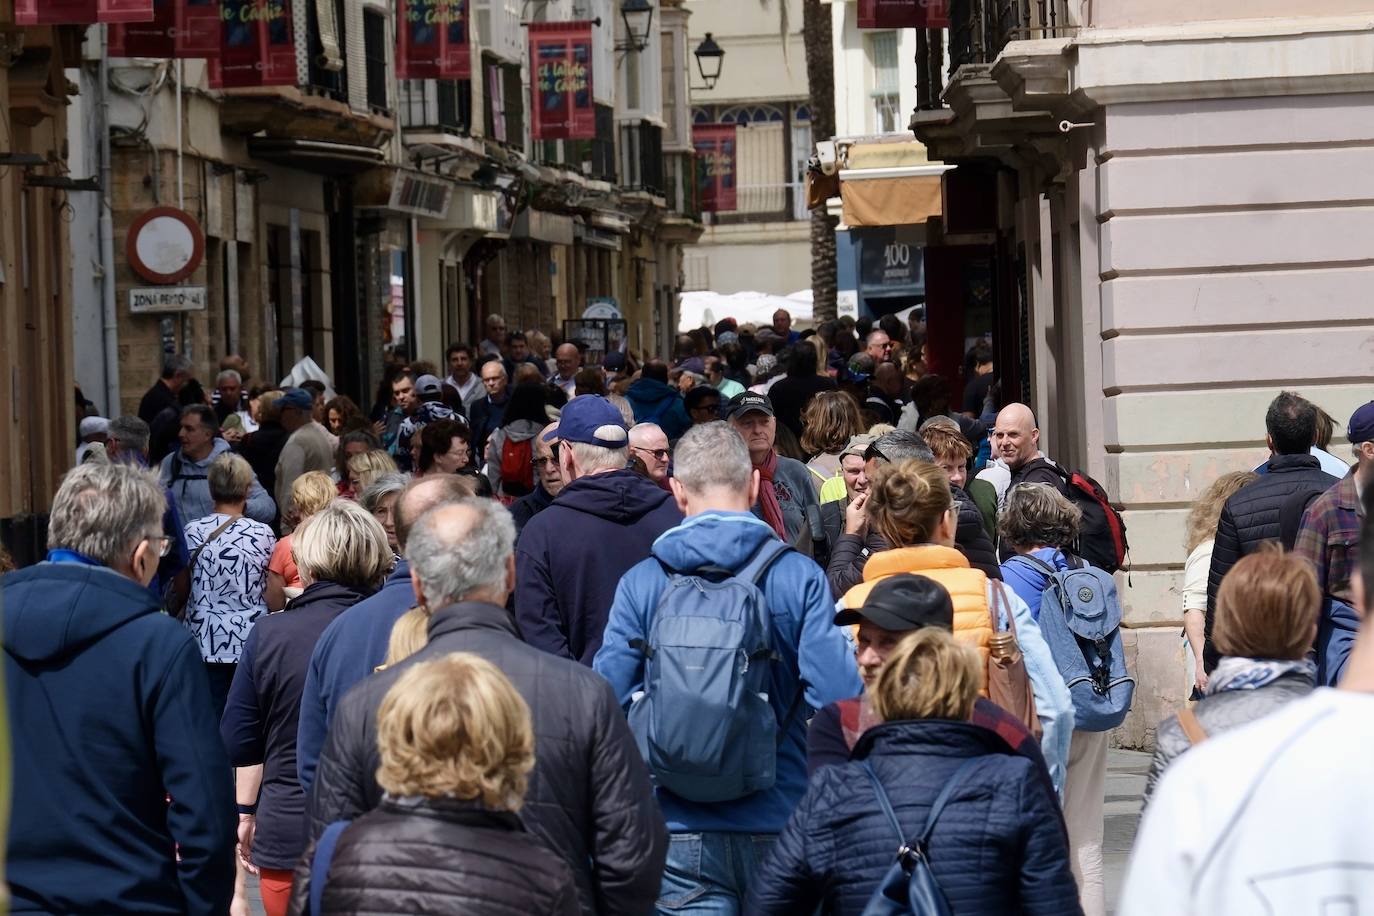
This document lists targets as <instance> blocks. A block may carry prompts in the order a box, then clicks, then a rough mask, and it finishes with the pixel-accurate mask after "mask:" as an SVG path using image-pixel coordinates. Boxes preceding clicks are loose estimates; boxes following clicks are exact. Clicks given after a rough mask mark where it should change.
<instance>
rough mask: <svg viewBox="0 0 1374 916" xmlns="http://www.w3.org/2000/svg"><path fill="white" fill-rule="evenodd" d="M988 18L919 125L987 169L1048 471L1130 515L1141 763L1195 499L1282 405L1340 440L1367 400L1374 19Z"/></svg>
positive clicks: (1372, 329)
mask: <svg viewBox="0 0 1374 916" xmlns="http://www.w3.org/2000/svg"><path fill="white" fill-rule="evenodd" d="M984 5H985V4H984V3H982V2H980V0H972V2H971V3H970V7H972V9H971V10H970V11H969V12H970V16H969V21H967V22H963V23H960V22H958V21H956V22H954V23H952V29H951V32H950V35H951V47H950V54H951V58H952V59H953V61H954V63H955V67H954V68H951V69H953V73H952V75H951V76H950V77H949V78H948V84H947V85H945V86H944V87H943V92H942V93H939V94H938V97H939V99H940V102H941V103H942V104H940V103H937V104H938V107H936V106H935V105H932V107H930V108H928V109H926V110H918V111H917V112H916V113H915V115H914V116H913V119H912V128H913V129H914V130H915V132H916V135H917V136H918V137H919V138H920V139H921V140H922V141H924V142H925V143H926V144H927V146H928V148H929V154H930V158H931V160H943V161H946V162H950V163H956V164H969V165H979V166H982V167H986V166H988V165H989V164H995V171H994V172H992V173H991V174H993V175H994V176H995V177H994V178H993V179H990V180H995V181H996V188H995V193H996V195H997V236H998V238H999V240H1000V250H1002V251H1003V252H1004V253H1005V255H1006V257H1007V258H1010V259H1011V266H1010V269H1009V275H1011V276H1014V278H1015V285H1016V286H1017V287H1018V288H1017V289H1015V290H1012V291H1010V292H1008V294H1007V295H1004V296H1002V297H1001V299H1000V305H1001V307H1004V308H1011V309H1014V310H1016V311H1017V312H1018V315H1017V319H1016V320H1015V321H1011V322H1008V323H1009V324H1010V325H1011V326H1018V324H1019V326H1020V327H1021V329H1022V334H1023V341H1022V347H1021V352H1022V353H1023V354H1024V365H1022V366H1021V367H1019V368H1020V370H1021V375H1022V378H1023V379H1024V380H1025V384H1024V385H1023V386H1022V388H1023V394H1024V396H1025V397H1026V399H1027V400H1028V401H1029V402H1030V403H1031V404H1032V406H1033V407H1034V408H1035V409H1036V411H1037V415H1038V416H1039V417H1040V418H1041V428H1042V430H1043V435H1044V444H1045V451H1046V452H1047V454H1049V455H1050V456H1051V457H1054V458H1056V459H1057V460H1060V461H1062V462H1065V463H1069V464H1073V465H1076V466H1080V467H1083V468H1084V469H1086V470H1088V471H1089V472H1090V473H1091V474H1093V475H1094V476H1096V477H1098V479H1100V480H1101V481H1102V482H1103V483H1104V484H1105V485H1106V487H1107V489H1108V491H1109V493H1110V494H1111V496H1112V497H1113V499H1115V500H1119V501H1120V503H1121V504H1123V505H1124V506H1125V515H1126V520H1127V524H1128V527H1129V534H1130V540H1131V561H1132V572H1131V574H1130V576H1129V577H1126V576H1124V575H1123V576H1122V577H1121V583H1120V584H1121V586H1122V588H1121V595H1122V598H1123V602H1124V606H1125V611H1126V620H1127V626H1128V632H1127V645H1128V651H1129V652H1130V654H1131V661H1132V665H1133V667H1134V669H1135V673H1136V676H1137V681H1138V689H1137V694H1136V697H1137V702H1136V708H1135V711H1134V713H1133V715H1132V716H1131V718H1130V719H1129V720H1128V721H1127V723H1126V725H1124V726H1123V727H1122V729H1121V731H1120V734H1119V735H1118V736H1117V737H1118V740H1119V743H1120V744H1121V745H1123V746H1126V747H1142V748H1146V747H1151V746H1152V745H1153V732H1154V727H1155V725H1156V724H1157V723H1158V721H1159V720H1160V719H1162V718H1164V717H1165V716H1166V715H1168V714H1169V713H1171V712H1172V711H1174V710H1175V709H1176V708H1177V707H1178V706H1179V705H1181V703H1182V702H1183V698H1184V696H1185V693H1184V689H1185V684H1186V683H1187V682H1188V678H1189V675H1188V673H1187V671H1186V668H1185V664H1184V660H1183V651H1182V641H1181V639H1180V632H1181V623H1182V614H1181V596H1180V586H1181V581H1182V566H1183V560H1184V557H1185V554H1184V549H1183V539H1184V522H1185V519H1186V516H1187V513H1188V509H1189V506H1190V504H1191V503H1192V501H1193V500H1194V499H1196V497H1197V496H1198V495H1200V494H1201V492H1202V491H1203V490H1204V489H1206V487H1207V486H1208V484H1210V483H1211V482H1212V481H1213V480H1215V479H1216V477H1217V476H1218V475H1220V474H1223V473H1226V472H1228V471H1232V470H1238V469H1244V468H1253V467H1255V466H1256V465H1258V464H1260V463H1261V462H1262V461H1263V460H1264V458H1265V457H1266V455H1267V452H1266V449H1265V447H1264V409H1265V407H1266V406H1267V404H1268V402H1269V401H1270V400H1271V399H1272V398H1273V396H1274V395H1275V394H1276V393H1277V392H1278V391H1279V390H1281V389H1284V388H1289V389H1295V390H1297V391H1300V392H1301V393H1302V394H1303V395H1305V396H1307V397H1308V398H1310V399H1312V400H1314V401H1315V402H1316V403H1318V404H1319V405H1320V406H1322V407H1323V408H1325V409H1326V410H1327V411H1328V412H1329V413H1331V414H1332V415H1333V416H1334V417H1336V418H1337V420H1338V422H1340V423H1341V424H1343V423H1344V421H1345V419H1346V418H1347V417H1348V416H1349V415H1350V413H1351V412H1352V411H1353V410H1354V408H1355V407H1357V406H1358V405H1360V404H1362V403H1364V402H1366V401H1369V400H1371V398H1374V384H1372V383H1371V382H1374V380H1372V379H1371V375H1374V372H1372V371H1371V370H1372V369H1374V94H1371V90H1374V2H1370V0H1364V2H1358V0H1319V2H1313V3H1307V4H1302V5H1294V4H1292V3H1279V2H1277V0H1252V2H1245V3H1241V2H1238V0H1231V2H1222V0H1211V2H1183V0H1097V2H1088V0H1084V2H1082V3H1081V4H1080V3H1062V2H1061V3H1058V4H1056V3H1053V0H1051V3H1050V5H1049V6H1048V7H1047V8H1046V10H1045V11H1044V12H1043V13H1042V12H1041V11H1040V10H1039V9H1038V8H1037V9H1027V10H1025V11H1024V15H1023V17H1022V18H1021V19H1020V20H1019V21H1018V22H1016V23H1014V24H1013V28H1011V29H1006V28H1005V22H1003V23H999V26H1000V27H1001V28H1003V31H1002V32H1001V33H1000V34H998V33H997V28H996V27H994V25H993V23H992V17H989V16H984V15H982V13H983V12H984V11H983V10H981V7H982V6H984ZM1004 5H1005V4H994V3H992V2H991V0H988V2H987V3H986V6H987V7H989V9H991V8H993V7H995V6H996V7H1000V6H1004ZM1013 5H1014V6H1015V7H1018V8H1021V7H1032V8H1036V7H1038V4H1023V3H1021V2H1020V0H1017V2H1015V3H1014V4H1013ZM1051 14H1053V15H1051ZM1241 17H1245V18H1241ZM956 18H957V17H956ZM1003 39H1007V40H1005V41H1004V40H1003ZM938 89H939V87H936V90H938ZM933 94H934V93H933ZM951 174H952V173H951ZM947 187H948V185H947ZM957 206H958V201H957V200H956V201H951V200H949V199H947V200H946V206H945V213H946V218H949V215H950V214H951V212H952V209H953V208H956V207H957ZM1342 431H1343V427H1342ZM1332 451H1333V452H1335V453H1336V454H1337V455H1339V456H1341V457H1343V458H1344V457H1347V456H1348V454H1349V449H1348V447H1347V446H1346V444H1345V442H1344V439H1343V438H1341V437H1340V436H1339V434H1338V438H1337V441H1336V444H1334V445H1333V446H1332Z"/></svg>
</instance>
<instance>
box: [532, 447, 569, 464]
mask: <svg viewBox="0 0 1374 916" xmlns="http://www.w3.org/2000/svg"><path fill="white" fill-rule="evenodd" d="M562 444H563V443H561V442H553V443H551V444H550V445H549V452H550V454H549V457H547V458H535V459H534V460H532V461H531V462H530V464H532V465H534V466H535V467H537V468H542V467H544V466H545V465H547V464H551V465H553V466H554V467H558V447H559V446H560V445H562Z"/></svg>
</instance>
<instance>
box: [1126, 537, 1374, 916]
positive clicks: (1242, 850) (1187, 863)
mask: <svg viewBox="0 0 1374 916" xmlns="http://www.w3.org/2000/svg"><path fill="white" fill-rule="evenodd" d="M1367 524H1368V523H1366V525H1367ZM1366 577H1368V579H1369V580H1370V581H1374V537H1369V536H1366V537H1364V538H1362V549H1361V554H1360V571H1359V573H1357V574H1356V576H1355V579H1354V582H1353V583H1352V584H1353V591H1354V599H1355V606H1356V608H1357V609H1358V610H1359V612H1360V614H1361V616H1368V614H1369V611H1370V606H1369V603H1368V596H1367V595H1366V590H1365V588H1364V581H1363V580H1364V579H1365V578H1366ZM1371 749H1374V631H1371V630H1362V631H1361V632H1360V635H1359V637H1358V638H1357V639H1356V641H1355V645H1354V648H1353V649H1352V650H1351V654H1350V659H1349V661H1348V663H1347V665H1346V670H1345V675H1344V677H1343V678H1342V680H1341V683H1340V686H1339V687H1338V688H1335V689H1331V688H1320V689H1318V690H1315V691H1314V692H1313V693H1312V694H1311V695H1310V696H1308V697H1307V698H1305V699H1301V700H1295V701H1293V702H1291V703H1289V704H1287V705H1286V706H1284V707H1282V708H1281V709H1280V710H1279V711H1277V712H1275V713H1274V714H1273V715H1270V716H1267V717H1265V718H1263V719H1260V720H1259V721H1257V722H1253V723H1251V724H1249V725H1246V726H1243V727H1241V728H1238V729H1236V730H1234V731H1230V732H1227V733H1226V734H1223V735H1219V736H1217V737H1215V738H1209V739H1207V740H1206V741H1205V742H1204V743H1202V744H1200V745H1197V746H1194V747H1193V748H1192V749H1191V750H1189V751H1188V752H1186V753H1185V754H1183V756H1181V757H1180V758H1178V760H1177V761H1175V762H1174V763H1173V764H1172V765H1171V766H1170V768H1169V770H1168V771H1167V772H1166V773H1165V775H1164V779H1163V780H1162V781H1161V782H1160V785H1159V788H1158V790H1157V791H1156V792H1155V795H1154V799H1153V801H1152V802H1151V803H1150V807H1149V809H1148V810H1147V811H1146V813H1145V818H1144V821H1143V823H1142V824H1141V827H1140V833H1139V834H1138V835H1137V837H1136V845H1135V852H1134V853H1133V855H1132V857H1131V864H1130V870H1129V872H1128V874H1127V876H1126V884H1125V889H1124V891H1123V894H1122V901H1121V908H1120V910H1119V912H1120V913H1121V914H1122V916H1155V914H1160V913H1168V914H1170V916H1189V914H1198V916H1202V914H1209V916H1210V914H1214V913H1227V914H1235V913H1255V914H1284V916H1304V914H1308V913H1311V914H1318V913H1351V914H1354V913H1359V912H1362V911H1364V910H1365V909H1366V907H1367V906H1368V901H1370V900H1374V840H1371V834H1370V827H1369V825H1370V819H1371V812H1372V811H1374V783H1371V780H1370V778H1369V758H1370V751H1371ZM1362 901H1363V902H1364V903H1363V904H1362Z"/></svg>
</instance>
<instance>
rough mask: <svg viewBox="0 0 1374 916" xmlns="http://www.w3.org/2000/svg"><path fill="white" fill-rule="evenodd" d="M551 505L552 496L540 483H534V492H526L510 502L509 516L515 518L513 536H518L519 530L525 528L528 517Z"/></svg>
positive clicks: (532, 516)
mask: <svg viewBox="0 0 1374 916" xmlns="http://www.w3.org/2000/svg"><path fill="white" fill-rule="evenodd" d="M552 505H553V497H552V496H550V495H549V491H548V490H545V489H544V485H543V484H542V483H536V484H535V485H534V492H532V493H527V494H525V495H524V496H522V497H520V498H519V499H517V500H516V501H515V502H513V503H511V507H510V517H511V518H512V519H514V520H515V536H516V537H519V536H520V532H521V531H524V530H525V526H526V525H528V524H529V521H530V519H532V518H534V517H535V516H536V515H538V514H539V513H540V512H543V511H544V510H545V509H547V508H548V507H549V506H552Z"/></svg>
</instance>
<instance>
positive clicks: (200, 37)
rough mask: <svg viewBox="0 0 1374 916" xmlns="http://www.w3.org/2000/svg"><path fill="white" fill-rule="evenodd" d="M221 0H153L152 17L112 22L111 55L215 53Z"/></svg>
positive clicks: (213, 54) (217, 45) (203, 55)
mask: <svg viewBox="0 0 1374 916" xmlns="http://www.w3.org/2000/svg"><path fill="white" fill-rule="evenodd" d="M219 13H220V11H219V0H153V18H152V19H151V20H149V21H148V22H127V23H119V24H115V25H111V26H110V56H111V57H161V58H172V57H213V56H215V55H216V54H218V53H219Z"/></svg>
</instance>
